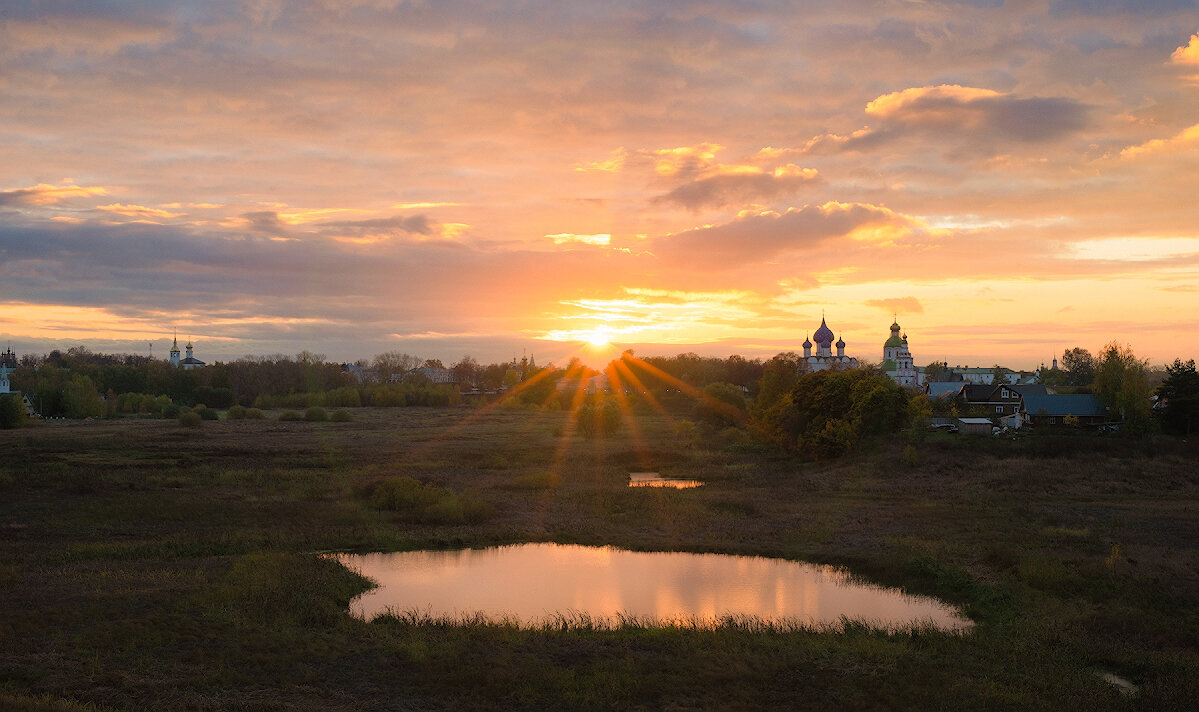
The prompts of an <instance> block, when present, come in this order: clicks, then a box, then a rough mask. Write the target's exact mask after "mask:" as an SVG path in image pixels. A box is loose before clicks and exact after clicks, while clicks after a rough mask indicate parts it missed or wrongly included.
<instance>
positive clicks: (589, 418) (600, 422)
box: [578, 398, 622, 438]
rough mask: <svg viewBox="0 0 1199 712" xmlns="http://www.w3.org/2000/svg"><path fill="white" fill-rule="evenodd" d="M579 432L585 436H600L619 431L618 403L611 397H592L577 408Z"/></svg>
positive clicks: (620, 418)
mask: <svg viewBox="0 0 1199 712" xmlns="http://www.w3.org/2000/svg"><path fill="white" fill-rule="evenodd" d="M578 418H579V432H580V433H582V434H583V437H586V438H602V437H605V436H608V435H613V434H615V433H617V432H619V431H620V426H621V423H622V416H621V412H620V404H619V403H617V402H616V401H615V400H614V399H612V398H592V399H589V400H588V401H587V402H586V403H584V404H583V405H582V406H581V407H580V408H579V414H578Z"/></svg>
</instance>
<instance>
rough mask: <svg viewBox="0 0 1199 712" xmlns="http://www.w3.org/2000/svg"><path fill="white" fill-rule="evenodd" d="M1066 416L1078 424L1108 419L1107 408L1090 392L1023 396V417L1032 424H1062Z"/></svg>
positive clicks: (1090, 423) (1099, 422)
mask: <svg viewBox="0 0 1199 712" xmlns="http://www.w3.org/2000/svg"><path fill="white" fill-rule="evenodd" d="M1068 416H1074V417H1075V418H1077V419H1078V424H1079V425H1101V424H1103V423H1105V422H1107V420H1108V413H1107V408H1106V407H1105V406H1104V405H1103V401H1101V400H1099V397H1098V396H1095V395H1091V394H1083V393H1078V394H1061V395H1059V394H1054V393H1051V394H1048V395H1026V396H1024V418H1025V421H1026V422H1028V423H1031V424H1032V425H1064V424H1065V423H1066V418H1067V417H1068Z"/></svg>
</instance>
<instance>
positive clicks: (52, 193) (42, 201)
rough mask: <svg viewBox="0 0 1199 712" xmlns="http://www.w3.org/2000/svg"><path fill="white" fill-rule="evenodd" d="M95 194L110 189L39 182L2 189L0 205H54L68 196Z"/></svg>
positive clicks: (104, 192)
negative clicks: (26, 186)
mask: <svg viewBox="0 0 1199 712" xmlns="http://www.w3.org/2000/svg"><path fill="white" fill-rule="evenodd" d="M93 195H108V191H107V190H106V189H105V188H98V187H97V188H87V187H84V186H81V185H73V184H67V185H50V184H48V183H38V184H37V185H35V186H30V187H28V188H17V189H15V190H3V191H0V206H4V205H53V204H55V203H59V202H62V201H64V200H66V199H68V198H87V197H91V196H93Z"/></svg>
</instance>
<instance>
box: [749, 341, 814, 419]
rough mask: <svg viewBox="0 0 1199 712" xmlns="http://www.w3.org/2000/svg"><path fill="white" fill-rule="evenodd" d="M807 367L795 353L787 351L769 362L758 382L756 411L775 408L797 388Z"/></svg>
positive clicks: (755, 400) (755, 402)
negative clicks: (796, 384) (800, 377)
mask: <svg viewBox="0 0 1199 712" xmlns="http://www.w3.org/2000/svg"><path fill="white" fill-rule="evenodd" d="M807 367H808V363H807V361H804V360H803V358H802V357H800V355H799V354H797V353H795V352H794V351H786V352H784V353H781V354H778V355H777V356H775V357H774V358H772V359H770V360H769V361H767V362H766V365H765V367H764V368H763V369H762V377H761V378H760V379H759V381H758V396H757V398H756V399H754V410H755V411H767V410H769V409H770V408H772V407H774V405H775V404H777V403H778V402H779V401H780V400H782V398H783V397H784V396H785V395H787V393H789V392H790V391H791V389H792V388H794V387H795V382H796V381H798V380H799V376H800V374H801V371H804V370H807Z"/></svg>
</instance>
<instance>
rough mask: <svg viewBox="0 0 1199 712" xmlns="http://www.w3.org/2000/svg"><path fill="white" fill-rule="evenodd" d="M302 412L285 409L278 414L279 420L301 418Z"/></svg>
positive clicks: (302, 416)
mask: <svg viewBox="0 0 1199 712" xmlns="http://www.w3.org/2000/svg"><path fill="white" fill-rule="evenodd" d="M303 419H304V414H303V413H301V412H300V411H298V410H285V411H283V412H282V413H280V414H279V420H287V421H291V420H303Z"/></svg>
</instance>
